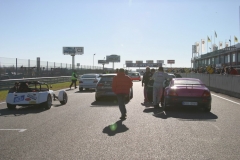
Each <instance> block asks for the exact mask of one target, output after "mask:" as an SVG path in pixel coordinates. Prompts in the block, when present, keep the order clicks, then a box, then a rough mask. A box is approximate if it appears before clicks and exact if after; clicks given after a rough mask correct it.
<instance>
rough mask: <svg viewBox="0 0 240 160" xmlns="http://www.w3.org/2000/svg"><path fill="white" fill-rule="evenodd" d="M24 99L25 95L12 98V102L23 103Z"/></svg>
mask: <svg viewBox="0 0 240 160" xmlns="http://www.w3.org/2000/svg"><path fill="white" fill-rule="evenodd" d="M24 97H25V95H22V96H17V97H14V100H13V102H15V103H16V102H21V101H24Z"/></svg>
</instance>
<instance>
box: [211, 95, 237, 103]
mask: <svg viewBox="0 0 240 160" xmlns="http://www.w3.org/2000/svg"><path fill="white" fill-rule="evenodd" d="M211 95H213V96H215V97H218V98H221V99H224V100H226V101H229V102H232V103H235V104H238V105H240V103H237V102H234V101H231V100H229V99H227V98H223V97H220V96H217V95H215V94H211Z"/></svg>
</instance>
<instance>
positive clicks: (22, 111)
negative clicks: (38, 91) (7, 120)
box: [0, 106, 46, 117]
mask: <svg viewBox="0 0 240 160" xmlns="http://www.w3.org/2000/svg"><path fill="white" fill-rule="evenodd" d="M44 111H46V109H44V108H42V107H41V106H26V107H25V106H24V107H19V106H18V107H17V108H16V109H14V110H9V109H8V108H4V109H0V116H3V117H10V116H12V117H15V116H23V115H27V114H37V113H40V112H44Z"/></svg>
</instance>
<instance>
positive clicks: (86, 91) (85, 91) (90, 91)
mask: <svg viewBox="0 0 240 160" xmlns="http://www.w3.org/2000/svg"><path fill="white" fill-rule="evenodd" d="M93 92H95V89H89V90H82V91H79V90H77V91H75V93H93Z"/></svg>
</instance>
